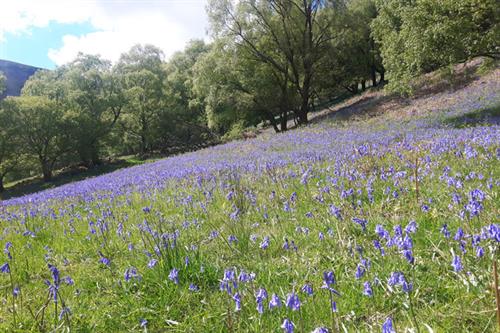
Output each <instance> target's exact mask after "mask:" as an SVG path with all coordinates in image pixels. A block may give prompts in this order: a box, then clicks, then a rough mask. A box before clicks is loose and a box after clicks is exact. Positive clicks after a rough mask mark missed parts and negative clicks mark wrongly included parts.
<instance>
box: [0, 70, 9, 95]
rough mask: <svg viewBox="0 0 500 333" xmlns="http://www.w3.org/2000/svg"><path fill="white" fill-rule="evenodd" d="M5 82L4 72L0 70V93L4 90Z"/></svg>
mask: <svg viewBox="0 0 500 333" xmlns="http://www.w3.org/2000/svg"><path fill="white" fill-rule="evenodd" d="M6 83H7V78H6V77H5V75H4V73H3V72H2V71H0V94H2V93H3V92H4V91H5V88H6Z"/></svg>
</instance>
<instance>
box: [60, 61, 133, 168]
mask: <svg viewBox="0 0 500 333" xmlns="http://www.w3.org/2000/svg"><path fill="white" fill-rule="evenodd" d="M63 80H64V88H63V89H64V93H65V96H64V98H65V106H66V107H67V109H66V114H65V117H66V119H67V121H68V122H69V126H70V127H71V135H72V138H73V140H74V141H73V142H74V144H75V148H76V151H77V152H78V154H79V157H80V160H81V161H82V162H83V163H84V164H85V165H87V166H92V165H96V164H99V163H100V156H101V149H102V146H103V144H104V140H105V139H106V138H107V137H108V136H109V134H110V132H111V130H112V129H113V127H114V125H115V124H116V122H117V121H118V118H119V117H120V114H121V111H122V108H123V105H124V98H123V92H122V88H121V83H120V80H119V79H118V77H117V76H116V75H115V73H114V72H113V71H112V70H111V63H110V62H109V61H107V60H103V59H102V58H100V57H99V56H93V55H85V54H79V55H78V57H77V58H76V59H75V60H74V61H73V62H71V63H70V64H68V65H67V69H66V71H65V73H64V75H63Z"/></svg>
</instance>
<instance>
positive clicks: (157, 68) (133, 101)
mask: <svg viewBox="0 0 500 333" xmlns="http://www.w3.org/2000/svg"><path fill="white" fill-rule="evenodd" d="M163 57H164V55H163V52H162V51H161V50H160V49H159V48H157V47H155V46H152V45H145V46H142V45H135V46H134V47H132V49H131V50H130V51H129V52H128V53H125V54H122V56H121V57H120V60H119V62H118V64H117V65H116V72H117V73H118V75H119V76H120V82H121V85H122V86H123V89H124V97H125V99H126V104H125V110H124V117H123V121H122V125H123V128H124V130H125V133H126V134H127V135H128V138H129V139H130V140H131V141H132V143H133V144H138V145H139V151H140V153H141V154H146V153H147V152H149V151H151V150H152V148H153V145H154V143H155V141H156V140H157V137H156V133H157V132H158V131H157V126H158V123H159V119H160V117H161V116H160V114H161V113H162V112H163V111H164V109H165V93H164V80H165V76H166V73H165V69H164V67H163Z"/></svg>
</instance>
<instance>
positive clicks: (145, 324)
mask: <svg viewBox="0 0 500 333" xmlns="http://www.w3.org/2000/svg"><path fill="white" fill-rule="evenodd" d="M139 325H140V327H143V328H144V327H146V326H147V325H148V321H147V319H144V318H141V319H140V320H139Z"/></svg>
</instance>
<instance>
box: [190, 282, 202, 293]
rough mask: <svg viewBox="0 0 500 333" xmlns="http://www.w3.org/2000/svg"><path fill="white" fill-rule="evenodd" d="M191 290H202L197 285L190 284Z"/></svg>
mask: <svg viewBox="0 0 500 333" xmlns="http://www.w3.org/2000/svg"><path fill="white" fill-rule="evenodd" d="M189 290H190V291H198V290H200V288H199V287H198V286H197V285H195V284H194V283H190V284H189Z"/></svg>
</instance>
